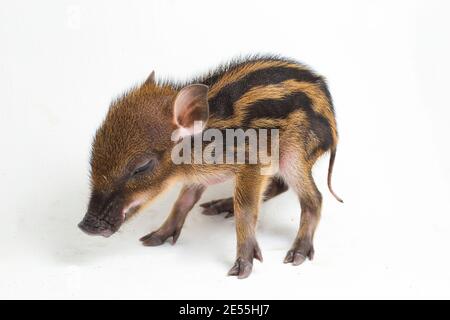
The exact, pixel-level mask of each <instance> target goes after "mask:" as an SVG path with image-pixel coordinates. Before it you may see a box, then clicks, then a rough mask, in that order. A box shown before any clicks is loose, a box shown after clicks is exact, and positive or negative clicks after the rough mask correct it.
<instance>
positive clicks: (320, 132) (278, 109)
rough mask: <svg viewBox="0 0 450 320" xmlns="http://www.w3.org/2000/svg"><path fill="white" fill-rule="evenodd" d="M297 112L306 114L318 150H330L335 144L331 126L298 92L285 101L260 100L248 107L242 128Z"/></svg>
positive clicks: (305, 96) (306, 97)
mask: <svg viewBox="0 0 450 320" xmlns="http://www.w3.org/2000/svg"><path fill="white" fill-rule="evenodd" d="M296 110H303V111H304V112H305V113H306V116H307V119H308V122H309V124H310V130H312V132H313V133H314V134H315V135H316V137H317V138H318V139H319V141H320V143H319V146H318V148H320V149H322V150H323V151H326V150H328V149H329V148H330V146H331V145H332V143H333V137H332V134H331V128H330V124H329V122H328V120H327V119H326V118H325V117H324V116H323V115H321V114H319V113H316V112H315V111H314V109H313V105H312V101H311V99H310V98H309V97H308V96H307V95H306V94H305V93H304V92H296V93H293V94H291V95H289V96H286V97H284V98H283V99H264V100H259V101H257V102H256V103H254V104H252V105H250V106H248V107H247V110H246V114H245V117H244V120H243V121H242V127H244V128H249V127H251V122H252V121H253V120H257V119H263V118H268V119H285V118H287V117H288V116H289V114H291V113H292V112H294V111H296Z"/></svg>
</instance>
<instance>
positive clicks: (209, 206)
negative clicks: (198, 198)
mask: <svg viewBox="0 0 450 320" xmlns="http://www.w3.org/2000/svg"><path fill="white" fill-rule="evenodd" d="M200 207H202V208H203V212H202V213H203V214H204V215H207V216H214V215H218V214H221V213H224V212H226V213H227V215H226V216H225V218H231V217H232V216H233V215H234V207H233V198H227V199H220V200H214V201H210V202H205V203H202V204H201V205H200Z"/></svg>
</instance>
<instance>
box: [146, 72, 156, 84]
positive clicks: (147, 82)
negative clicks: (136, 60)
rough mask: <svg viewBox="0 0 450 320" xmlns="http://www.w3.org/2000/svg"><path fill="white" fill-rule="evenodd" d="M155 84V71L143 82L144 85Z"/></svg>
mask: <svg viewBox="0 0 450 320" xmlns="http://www.w3.org/2000/svg"><path fill="white" fill-rule="evenodd" d="M150 83H155V70H153V71H152V72H151V73H150V75H149V76H148V78H147V80H145V84H150Z"/></svg>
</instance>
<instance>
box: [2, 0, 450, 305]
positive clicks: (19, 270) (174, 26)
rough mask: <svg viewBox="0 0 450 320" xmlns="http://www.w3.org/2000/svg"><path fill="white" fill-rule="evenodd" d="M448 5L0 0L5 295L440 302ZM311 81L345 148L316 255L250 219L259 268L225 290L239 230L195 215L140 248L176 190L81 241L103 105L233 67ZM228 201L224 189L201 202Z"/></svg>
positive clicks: (445, 222) (443, 289) (277, 225)
mask: <svg viewBox="0 0 450 320" xmlns="http://www.w3.org/2000/svg"><path fill="white" fill-rule="evenodd" d="M449 13H450V11H449V4H448V1H444V0H442V1H431V0H427V1H410V0H408V1H361V0H355V1H271V2H270V1H230V0H228V1H225V2H224V1H220V2H219V1H215V2H213V1H204V2H202V1H181V0H179V1H174V0H172V1H167V0H166V1H139V2H138V1H123V2H113V1H95V2H94V1H77V0H72V1H56V0H55V1H3V0H2V1H1V11H0V143H1V145H0V150H1V151H0V152H1V157H0V197H1V202H0V207H1V209H0V210H1V216H0V298H194V299H195V298H225V299H227V298H247V299H259V298H274V299H279V298H286V299H300V298H450V272H449V270H450V256H449V245H450V205H449V200H448V198H449V195H450V183H449V178H450V170H449V167H450V165H449V163H450V152H449V141H448V139H449V137H450V132H449V116H450V112H449V107H450V105H449V99H448V92H449V80H448V75H449V74H450V63H449V56H450V45H449V28H450V22H449V19H448V16H449ZM257 52H271V53H280V54H282V55H285V56H289V57H293V58H295V59H299V60H301V61H304V62H305V63H307V64H309V65H311V66H312V67H314V68H315V69H316V70H318V71H319V72H320V73H322V74H324V75H325V76H326V77H327V78H328V80H329V84H330V88H331V91H332V94H333V96H334V99H335V104H336V110H337V118H338V125H339V129H340V136H341V141H340V145H339V148H338V154H337V160H336V164H335V171H334V173H335V174H334V188H335V190H336V191H337V193H338V194H339V195H341V196H342V197H343V198H344V200H345V203H344V204H340V203H338V202H337V201H335V200H334V199H333V198H332V196H331V195H330V194H329V192H328V191H327V188H326V183H325V177H326V170H327V163H328V158H326V159H322V160H321V161H320V162H319V163H318V165H317V166H316V168H315V177H316V181H317V184H318V186H319V189H320V190H321V191H322V193H323V195H324V204H323V216H322V221H321V224H320V226H319V229H318V232H317V237H316V241H315V248H316V257H315V260H314V261H313V262H308V263H306V264H304V265H302V266H300V267H292V266H291V265H284V264H283V263H282V259H283V258H284V255H285V253H286V251H287V250H288V249H289V247H290V245H291V242H292V241H293V239H294V236H295V234H296V231H297V228H298V222H299V212H300V209H299V204H298V201H297V199H296V196H295V195H294V194H293V193H292V192H288V193H286V194H284V195H282V196H280V197H278V198H276V199H274V200H272V201H270V202H268V203H266V204H264V205H263V207H262V210H261V213H260V222H259V226H258V239H259V242H260V246H261V248H262V251H263V256H264V258H265V260H264V263H262V264H261V263H259V262H255V265H254V270H253V274H252V275H251V276H250V278H248V279H246V280H237V279H235V278H233V277H226V272H227V271H228V269H229V268H230V267H231V265H232V264H233V262H234V258H235V233H234V229H233V228H234V221H233V220H224V219H223V217H222V216H218V217H206V216H203V215H201V214H200V210H199V209H198V206H197V207H195V209H194V210H193V211H192V213H191V215H190V216H189V217H188V219H187V222H186V225H185V228H184V229H183V232H182V234H181V237H180V239H179V242H178V243H177V244H176V245H175V246H172V245H170V244H165V245H163V246H161V247H156V248H148V247H143V246H141V245H140V243H139V241H138V238H139V237H141V236H143V235H145V234H146V233H148V232H150V231H152V230H153V229H155V228H157V227H158V226H159V225H160V224H161V223H162V221H163V220H164V218H165V216H166V214H167V213H168V212H169V210H170V207H171V204H172V203H173V201H174V199H175V197H176V194H177V190H172V191H170V192H169V193H167V194H166V195H165V196H164V197H162V198H161V200H159V201H158V202H157V203H155V204H154V205H153V206H152V207H150V208H148V209H147V210H145V211H144V212H142V214H140V215H139V216H138V217H136V218H135V219H134V220H132V221H131V222H130V223H129V224H127V225H125V226H124V227H123V228H122V229H121V231H120V232H119V233H118V234H116V235H115V236H113V237H111V238H109V239H104V238H99V237H88V236H86V235H84V234H82V233H81V231H79V230H78V228H77V227H76V224H77V223H78V222H79V220H81V218H82V217H83V215H84V211H85V210H86V205H87V200H88V195H89V183H88V168H89V167H88V160H89V149H90V144H91V141H92V137H93V134H94V132H95V129H96V128H97V126H98V125H99V124H100V122H101V120H102V118H103V117H104V115H105V113H106V111H107V108H108V105H109V102H110V101H111V99H112V98H114V97H116V96H117V95H119V94H120V93H121V92H123V91H124V90H125V89H127V88H129V87H130V86H132V85H134V84H135V83H137V82H139V81H142V80H143V79H145V78H146V76H147V75H148V74H149V72H150V71H151V70H152V69H155V70H156V73H157V77H170V78H174V79H186V78H188V77H190V76H193V75H196V74H198V73H199V72H202V71H205V70H207V69H209V68H211V67H214V66H215V65H216V64H218V63H219V62H223V61H226V60H227V59H229V58H231V57H234V56H236V55H238V54H247V53H257ZM230 194H231V184H227V185H225V187H223V186H215V187H212V188H210V189H209V190H208V191H207V192H206V194H205V195H204V197H203V199H202V200H204V201H206V200H212V199H215V198H220V197H227V196H229V195H230Z"/></svg>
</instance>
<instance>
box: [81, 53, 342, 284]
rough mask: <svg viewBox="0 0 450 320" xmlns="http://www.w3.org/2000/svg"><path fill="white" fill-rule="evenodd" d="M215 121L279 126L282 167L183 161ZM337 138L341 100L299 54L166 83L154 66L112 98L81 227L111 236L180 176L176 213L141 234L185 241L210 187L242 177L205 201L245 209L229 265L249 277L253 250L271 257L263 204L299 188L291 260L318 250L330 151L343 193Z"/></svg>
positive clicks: (211, 209)
mask: <svg viewBox="0 0 450 320" xmlns="http://www.w3.org/2000/svg"><path fill="white" fill-rule="evenodd" d="M198 123H200V126H198V125H196V124H198ZM212 128H215V129H218V130H220V132H223V131H224V130H226V129H229V128H243V129H250V128H251V129H264V128H266V129H267V128H271V129H272V128H276V129H278V140H277V141H276V143H277V145H276V148H275V149H271V150H277V151H278V155H279V164H278V166H276V167H273V168H272V172H271V173H270V174H267V173H265V174H262V169H263V167H264V166H265V164H262V163H260V162H258V163H251V164H250V163H247V162H245V163H231V164H230V163H219V162H218V163H204V162H201V163H197V162H195V161H194V162H193V163H192V162H190V163H181V164H178V163H175V162H174V161H173V157H172V152H173V149H174V148H175V146H176V145H178V143H179V139H181V138H184V139H191V138H193V137H194V138H195V137H198V136H199V135H200V136H202V134H203V132H206V131H207V130H208V129H212ZM174 132H175V133H176V134H175V135H174V134H173V133H174ZM174 136H176V137H177V139H174ZM270 139H271V138H269V140H270ZM271 140H273V139H271ZM278 142H279V143H278ZM337 142H338V134H337V129H336V120H335V116H334V109H333V104H332V100H331V96H330V93H329V91H328V88H327V85H326V83H325V80H324V78H322V77H321V76H319V75H318V74H316V73H315V72H313V71H312V70H310V69H309V68H307V67H306V66H304V65H302V64H300V63H297V62H295V61H292V60H289V59H284V58H279V57H270V56H266V57H263V56H257V57H251V58H248V59H244V60H239V61H233V62H231V63H228V64H226V65H223V66H221V67H219V68H218V69H216V70H215V71H213V72H210V73H209V74H207V75H205V76H203V77H200V78H197V79H195V80H193V81H191V82H190V83H186V84H184V85H181V84H176V83H171V82H165V83H158V82H156V81H155V76H154V73H153V72H152V73H151V75H150V76H149V78H148V79H147V80H146V81H145V83H143V84H142V85H140V86H137V87H135V88H133V89H132V90H130V91H129V92H127V93H125V94H124V95H123V96H122V97H121V98H119V99H117V100H116V101H114V102H113V103H112V104H111V107H110V109H109V111H108V114H107V116H106V118H105V120H104V122H103V124H102V125H101V127H100V128H99V129H98V131H97V133H96V136H95V139H94V142H93V146H92V156H91V187H92V192H91V197H90V201H89V205H88V210H87V213H86V215H85V217H84V219H83V221H82V222H80V224H79V227H80V228H81V229H82V230H83V231H85V232H86V233H88V234H92V235H95V234H97V235H102V236H106V237H108V236H110V235H112V234H113V233H114V232H116V231H117V230H118V229H119V228H120V226H121V225H122V223H123V222H124V221H125V220H126V219H127V218H128V217H129V216H131V215H132V214H133V213H135V212H137V211H138V210H139V209H140V208H142V207H143V206H144V205H145V204H147V203H149V202H150V201H151V200H152V199H154V198H155V197H156V196H158V195H159V194H161V193H162V192H163V191H164V190H166V189H167V188H169V187H170V186H171V185H172V184H173V183H174V182H176V181H182V182H183V188H182V190H181V192H180V195H179V196H178V199H177V200H176V202H175V204H174V206H173V209H172V211H171V212H170V214H169V216H168V218H167V220H166V221H165V222H164V223H163V224H162V226H161V227H160V228H159V229H157V230H156V231H154V232H152V233H150V234H148V235H147V236H144V237H143V238H141V241H142V243H143V244H144V245H147V246H156V245H161V244H162V243H164V242H165V241H166V240H167V239H168V238H170V237H172V238H173V243H175V242H176V241H177V239H178V237H179V235H180V232H181V229H182V227H183V223H184V221H185V219H186V216H187V214H188V212H189V211H190V210H191V209H192V207H193V206H194V205H195V203H196V202H197V201H198V200H199V199H200V197H201V195H202V193H203V191H204V190H205V188H206V187H207V186H208V185H211V184H213V183H218V182H222V181H224V180H225V179H227V178H229V177H234V179H235V191H234V197H231V198H226V199H221V200H216V201H211V202H209V203H204V204H202V205H201V206H202V207H203V213H205V214H208V215H211V214H219V213H222V212H228V214H229V215H233V214H234V216H235V219H236V234H237V256H236V262H235V264H234V266H233V267H232V268H231V270H230V271H229V274H230V275H234V276H238V277H239V278H245V277H247V276H248V275H249V274H250V273H251V270H252V266H253V259H254V258H256V259H259V260H260V261H262V255H261V251H260V249H259V246H258V243H257V241H256V237H255V226H256V222H257V217H258V211H259V206H260V204H261V202H262V201H265V200H268V199H270V198H273V197H275V196H276V195H278V194H280V193H282V192H285V191H286V190H287V189H288V188H289V187H290V188H292V189H293V191H294V192H295V193H296V194H297V195H298V197H299V200H300V205H301V223H300V228H299V231H298V234H297V236H296V239H295V241H294V243H293V245H292V247H291V249H290V250H289V251H288V253H287V255H286V258H285V260H284V262H285V263H292V264H293V265H299V264H301V263H302V262H304V261H305V260H306V259H307V258H309V259H312V258H313V255H314V248H313V236H314V232H315V229H316V227H317V224H318V222H319V218H320V209H321V203H322V196H321V194H320V192H319V191H318V189H317V187H316V185H315V183H314V180H313V178H312V175H311V169H312V167H313V165H314V163H315V162H316V160H317V159H318V158H319V157H320V156H321V155H323V154H324V153H325V152H327V151H329V152H330V163H329V169H328V187H329V189H330V191H331V193H332V194H333V195H334V196H335V197H336V199H337V200H339V201H341V202H342V200H341V199H339V198H338V197H337V196H336V195H335V194H334V192H333V191H332V189H331V174H332V169H333V163H334V158H335V153H336V146H337ZM233 152H235V151H233ZM269 172H270V171H269Z"/></svg>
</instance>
